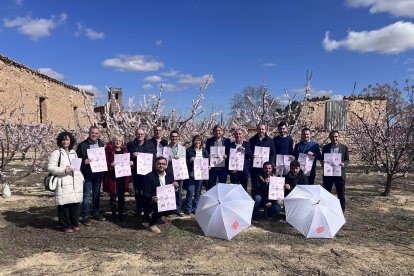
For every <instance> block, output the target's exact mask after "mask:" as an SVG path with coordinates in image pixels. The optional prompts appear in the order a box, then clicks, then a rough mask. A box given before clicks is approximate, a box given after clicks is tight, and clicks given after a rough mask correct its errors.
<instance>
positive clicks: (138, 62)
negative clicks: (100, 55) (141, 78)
mask: <svg viewBox="0 0 414 276" xmlns="http://www.w3.org/2000/svg"><path fill="white" fill-rule="evenodd" d="M102 65H103V66H104V67H112V68H115V69H118V70H119V71H142V72H150V71H157V70H159V69H160V68H162V67H164V64H163V63H162V62H160V61H157V60H155V59H152V58H151V56H145V55H134V56H130V55H118V57H116V58H110V59H106V60H104V61H103V62H102Z"/></svg>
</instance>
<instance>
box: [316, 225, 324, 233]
mask: <svg viewBox="0 0 414 276" xmlns="http://www.w3.org/2000/svg"><path fill="white" fill-rule="evenodd" d="M324 231H325V228H324V227H323V226H319V227H318V228H316V233H318V234H320V233H322V232H324Z"/></svg>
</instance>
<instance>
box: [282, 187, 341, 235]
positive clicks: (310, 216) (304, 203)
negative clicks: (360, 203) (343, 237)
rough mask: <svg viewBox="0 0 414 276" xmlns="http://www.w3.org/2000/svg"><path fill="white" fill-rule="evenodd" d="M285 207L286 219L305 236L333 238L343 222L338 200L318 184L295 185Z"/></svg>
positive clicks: (286, 199)
mask: <svg viewBox="0 0 414 276" xmlns="http://www.w3.org/2000/svg"><path fill="white" fill-rule="evenodd" d="M285 209H286V221H287V222H288V223H290V224H291V225H292V226H293V227H295V228H296V229H297V230H298V231H299V232H300V233H302V234H303V235H304V236H305V237H307V238H333V237H334V236H335V234H336V233H337V232H338V231H339V229H340V228H341V227H342V225H344V223H345V218H344V215H343V213H342V209H341V204H340V203H339V200H338V199H337V198H336V197H334V196H333V195H332V194H331V193H329V192H328V191H326V190H325V189H324V188H323V187H321V186H320V185H297V186H296V187H295V188H294V189H293V190H292V192H290V193H289V195H288V196H287V197H286V198H285Z"/></svg>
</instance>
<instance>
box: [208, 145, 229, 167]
mask: <svg viewBox="0 0 414 276" xmlns="http://www.w3.org/2000/svg"><path fill="white" fill-rule="evenodd" d="M225 155H226V148H225V147H215V146H212V147H210V166H211V167H212V168H214V167H216V168H223V167H225V166H226V159H225V158H224V156H225Z"/></svg>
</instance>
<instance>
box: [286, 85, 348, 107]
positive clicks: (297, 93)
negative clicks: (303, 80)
mask: <svg viewBox="0 0 414 276" xmlns="http://www.w3.org/2000/svg"><path fill="white" fill-rule="evenodd" d="M288 94H289V97H291V99H292V100H293V101H301V100H303V98H304V97H305V89H304V88H292V89H290V90H289V91H288ZM310 96H311V98H316V97H323V96H328V97H330V98H331V100H333V101H339V100H342V98H343V96H342V95H341V94H338V93H336V92H335V91H333V90H332V89H321V90H319V89H313V90H312V91H311V94H310ZM281 102H282V103H285V104H287V102H288V98H287V96H286V95H285V94H283V96H281Z"/></svg>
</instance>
